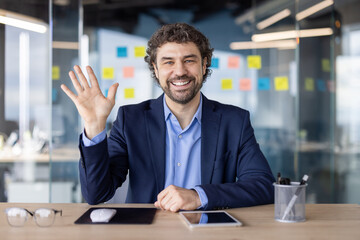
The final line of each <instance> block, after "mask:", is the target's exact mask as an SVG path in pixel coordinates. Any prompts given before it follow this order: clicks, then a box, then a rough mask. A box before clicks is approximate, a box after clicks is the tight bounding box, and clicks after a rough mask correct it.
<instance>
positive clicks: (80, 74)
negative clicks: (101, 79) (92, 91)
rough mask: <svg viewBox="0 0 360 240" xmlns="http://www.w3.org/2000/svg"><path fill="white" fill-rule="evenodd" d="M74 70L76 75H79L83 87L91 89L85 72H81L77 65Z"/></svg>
mask: <svg viewBox="0 0 360 240" xmlns="http://www.w3.org/2000/svg"><path fill="white" fill-rule="evenodd" d="M74 70H75V72H76V74H77V75H78V78H79V80H80V83H81V85H82V87H83V88H84V89H86V88H89V87H90V86H89V83H88V81H87V79H86V77H85V76H84V74H83V72H82V71H81V68H80V67H79V66H78V65H75V66H74ZM94 76H95V75H94Z"/></svg>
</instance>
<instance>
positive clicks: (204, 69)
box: [202, 57, 207, 75]
mask: <svg viewBox="0 0 360 240" xmlns="http://www.w3.org/2000/svg"><path fill="white" fill-rule="evenodd" d="M206 64H207V58H206V57H204V59H203V65H202V69H203V75H205V72H206Z"/></svg>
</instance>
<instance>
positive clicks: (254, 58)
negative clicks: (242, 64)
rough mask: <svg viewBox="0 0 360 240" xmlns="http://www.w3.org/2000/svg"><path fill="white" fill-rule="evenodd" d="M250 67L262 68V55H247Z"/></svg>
mask: <svg viewBox="0 0 360 240" xmlns="http://www.w3.org/2000/svg"><path fill="white" fill-rule="evenodd" d="M247 64H248V68H255V69H261V56H260V55H249V56H247Z"/></svg>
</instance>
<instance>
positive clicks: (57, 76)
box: [52, 66, 60, 80]
mask: <svg viewBox="0 0 360 240" xmlns="http://www.w3.org/2000/svg"><path fill="white" fill-rule="evenodd" d="M52 79H53V80H59V79H60V67H59V66H53V67H52Z"/></svg>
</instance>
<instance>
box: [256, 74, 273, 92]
mask: <svg viewBox="0 0 360 240" xmlns="http://www.w3.org/2000/svg"><path fill="white" fill-rule="evenodd" d="M258 89H259V90H262V91H267V90H270V78H267V77H264V78H259V79H258Z"/></svg>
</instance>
